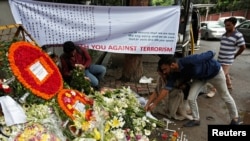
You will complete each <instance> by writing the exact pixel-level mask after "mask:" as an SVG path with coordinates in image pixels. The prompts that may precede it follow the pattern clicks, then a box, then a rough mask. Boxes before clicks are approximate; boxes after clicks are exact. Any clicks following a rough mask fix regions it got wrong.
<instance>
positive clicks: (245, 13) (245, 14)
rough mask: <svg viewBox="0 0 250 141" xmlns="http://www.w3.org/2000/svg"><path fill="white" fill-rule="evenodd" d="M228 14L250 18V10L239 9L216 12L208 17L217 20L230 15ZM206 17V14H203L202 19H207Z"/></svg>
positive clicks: (209, 19)
mask: <svg viewBox="0 0 250 141" xmlns="http://www.w3.org/2000/svg"><path fill="white" fill-rule="evenodd" d="M228 16H243V17H246V19H249V20H250V10H248V9H246V10H238V11H230V12H221V13H215V14H209V15H208V17H207V20H208V21H216V20H218V19H219V18H220V17H228ZM205 20H206V17H205V15H202V16H201V21H205Z"/></svg>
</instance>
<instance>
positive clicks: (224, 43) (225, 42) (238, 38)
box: [218, 30, 245, 65]
mask: <svg viewBox="0 0 250 141" xmlns="http://www.w3.org/2000/svg"><path fill="white" fill-rule="evenodd" d="M244 44H245V41H244V38H243V35H242V34H241V33H240V32H239V31H237V30H235V31H234V33H233V34H232V35H230V36H226V33H224V34H223V35H222V37H221V42H220V51H219V55H218V62H220V63H221V64H224V65H232V63H233V62H234V55H235V53H236V51H237V48H238V47H240V46H243V45H244Z"/></svg>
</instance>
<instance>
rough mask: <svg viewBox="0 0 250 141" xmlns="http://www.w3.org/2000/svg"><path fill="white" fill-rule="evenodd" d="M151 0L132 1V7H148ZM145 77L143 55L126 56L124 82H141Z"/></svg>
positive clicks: (130, 3)
mask: <svg viewBox="0 0 250 141" xmlns="http://www.w3.org/2000/svg"><path fill="white" fill-rule="evenodd" d="M148 2H149V0H130V1H129V5H130V6H148ZM142 75H143V64H142V55H141V54H125V59H124V65H123V70H122V77H121V80H122V81H131V82H139V79H140V78H141V76H142Z"/></svg>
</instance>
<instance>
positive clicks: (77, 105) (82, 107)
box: [73, 101, 86, 113]
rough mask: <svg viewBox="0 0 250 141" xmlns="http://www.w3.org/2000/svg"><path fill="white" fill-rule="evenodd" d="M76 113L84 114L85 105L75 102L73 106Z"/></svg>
mask: <svg viewBox="0 0 250 141" xmlns="http://www.w3.org/2000/svg"><path fill="white" fill-rule="evenodd" d="M73 107H74V108H75V109H76V110H77V111H79V112H83V113H84V112H85V110H86V109H85V105H84V104H83V103H81V102H80V101H76V103H75V104H74V106H73Z"/></svg>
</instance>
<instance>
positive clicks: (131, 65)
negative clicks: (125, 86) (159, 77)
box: [121, 54, 143, 82]
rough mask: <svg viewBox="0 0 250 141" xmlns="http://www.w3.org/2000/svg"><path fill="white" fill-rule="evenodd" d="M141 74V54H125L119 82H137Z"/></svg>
mask: <svg viewBox="0 0 250 141" xmlns="http://www.w3.org/2000/svg"><path fill="white" fill-rule="evenodd" d="M142 74H143V65H142V54H125V59H124V65H123V70H122V77H121V80H122V81H130V82H139V79H140V78H141V76H142Z"/></svg>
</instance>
